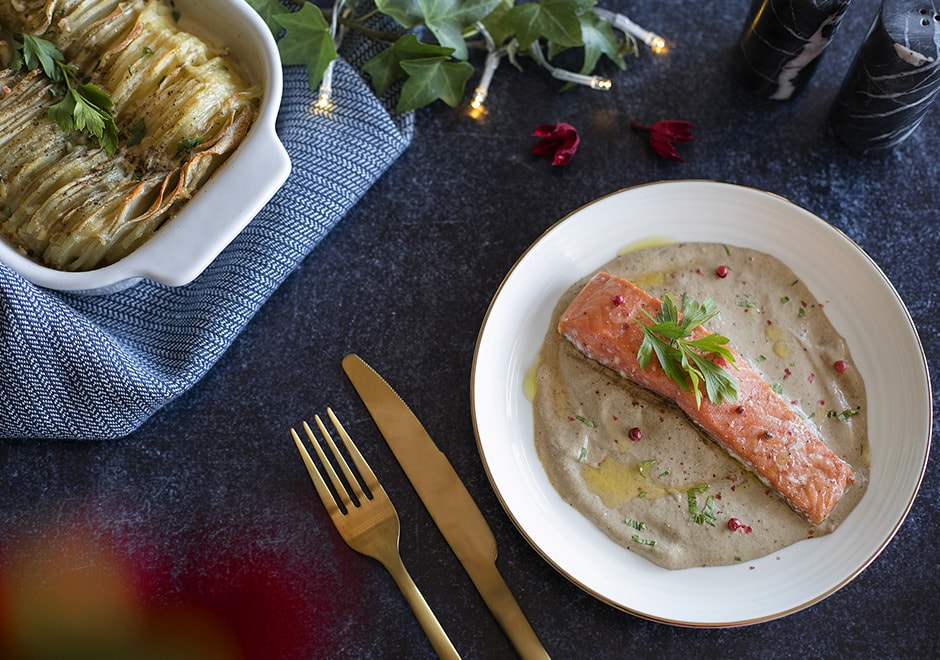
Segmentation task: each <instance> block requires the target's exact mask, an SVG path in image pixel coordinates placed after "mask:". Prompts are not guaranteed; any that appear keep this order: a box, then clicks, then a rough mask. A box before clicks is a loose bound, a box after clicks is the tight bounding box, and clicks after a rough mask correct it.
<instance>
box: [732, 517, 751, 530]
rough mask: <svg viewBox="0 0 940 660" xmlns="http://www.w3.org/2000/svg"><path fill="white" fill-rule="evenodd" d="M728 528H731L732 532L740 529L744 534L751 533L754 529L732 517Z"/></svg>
mask: <svg viewBox="0 0 940 660" xmlns="http://www.w3.org/2000/svg"><path fill="white" fill-rule="evenodd" d="M728 529H730V530H731V531H732V532H737V531H739V530H740V532H741V533H742V534H750V533H751V531H753V530H751V527H750V525H745V524H744V523H742V522H741V521H740V520H738V519H737V518H731V519H729V520H728Z"/></svg>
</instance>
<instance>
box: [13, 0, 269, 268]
mask: <svg viewBox="0 0 940 660" xmlns="http://www.w3.org/2000/svg"><path fill="white" fill-rule="evenodd" d="M179 18H180V17H179V16H178V15H177V13H176V12H175V10H174V9H173V8H172V7H171V6H170V5H168V4H166V3H165V2H163V1H162V0H127V1H125V2H118V0H0V232H2V234H3V236H4V237H5V238H6V239H7V240H8V241H10V242H12V243H13V244H14V245H15V246H16V247H17V249H19V250H20V251H21V252H23V253H24V254H26V255H28V256H30V257H32V258H33V259H35V260H37V261H39V262H41V263H43V264H44V265H47V266H50V267H52V268H56V269H59V270H69V271H77V270H90V269H94V268H97V267H100V266H104V265H107V264H110V263H113V262H115V261H117V260H119V259H121V258H122V257H124V256H125V255H127V254H128V253H130V252H132V251H133V250H134V249H136V248H137V247H138V246H140V245H141V244H142V243H144V242H145V241H146V240H147V239H148V238H149V237H150V236H152V235H153V233H154V232H155V231H157V230H158V229H159V228H160V227H161V226H162V225H163V224H164V223H165V222H166V221H167V220H168V219H169V218H171V217H172V216H173V215H174V214H175V213H176V212H177V211H178V210H179V208H180V206H181V205H182V204H184V203H185V202H186V200H188V199H189V198H190V197H192V195H193V194H194V193H195V191H196V190H197V189H198V188H199V187H200V186H201V185H202V184H203V183H204V182H205V181H206V180H207V179H208V178H209V177H210V176H211V174H212V172H213V171H215V169H216V168H217V167H218V166H219V165H220V164H221V163H222V162H223V161H224V160H225V159H226V158H227V157H228V155H229V154H230V153H232V152H233V151H234V149H235V148H236V147H237V145H238V144H239V142H240V141H241V140H242V138H243V137H244V136H245V134H246V133H247V131H248V129H249V127H250V125H251V123H252V121H253V120H254V117H255V115H256V114H257V106H258V102H259V99H260V96H261V89H260V87H259V86H253V87H252V86H249V85H247V84H246V82H245V81H244V80H243V79H242V78H241V77H240V75H239V74H238V72H237V70H236V67H235V66H234V64H233V62H232V61H231V59H230V58H229V57H228V56H227V54H226V52H225V51H224V50H223V49H221V48H217V47H215V46H212V45H210V44H208V43H206V42H205V41H203V40H202V39H200V38H199V37H197V36H195V35H193V34H191V33H189V32H187V31H185V30H183V29H181V28H180V26H179V25H178V20H179ZM22 35H32V36H35V37H39V38H41V39H44V40H46V41H48V42H51V43H52V44H54V45H55V46H56V47H57V48H58V49H59V50H60V51H61V53H62V54H63V56H64V60H65V62H67V63H68V64H69V65H72V66H74V67H76V68H77V70H78V71H80V72H81V74H82V75H83V76H84V77H85V78H87V81H88V82H91V83H92V84H94V85H96V86H97V87H99V88H100V89H101V90H102V91H103V92H104V93H105V94H107V95H109V96H110V99H111V101H112V102H113V107H112V108H111V112H112V114H113V115H114V121H115V124H116V126H117V130H118V145H117V149H116V151H115V152H114V153H113V154H111V153H109V152H108V150H106V149H104V148H102V147H101V146H99V144H98V142H97V141H95V139H94V138H92V137H90V136H88V135H86V134H85V133H81V132H77V131H71V132H69V133H66V132H64V131H63V130H62V129H61V128H60V126H59V125H58V124H57V123H56V122H55V121H54V120H53V119H51V118H50V116H49V108H50V107H52V106H53V105H54V104H55V103H56V102H58V101H59V100H61V98H62V97H63V95H64V94H66V93H67V89H66V86H65V85H64V84H63V83H61V82H54V81H53V80H51V79H50V78H49V77H48V76H46V75H44V73H43V70H42V68H37V69H34V70H27V68H28V67H22V66H21V67H16V66H14V65H13V63H14V62H15V61H16V55H17V51H16V49H17V46H18V44H20V43H22V40H23V37H22Z"/></svg>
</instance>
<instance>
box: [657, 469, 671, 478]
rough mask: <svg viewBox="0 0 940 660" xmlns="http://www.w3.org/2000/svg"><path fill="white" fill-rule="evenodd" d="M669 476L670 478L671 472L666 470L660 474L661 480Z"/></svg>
mask: <svg viewBox="0 0 940 660" xmlns="http://www.w3.org/2000/svg"><path fill="white" fill-rule="evenodd" d="M668 476H669V470H666V471H665V472H660V473H659V478H660V479H662V478H663V477H668Z"/></svg>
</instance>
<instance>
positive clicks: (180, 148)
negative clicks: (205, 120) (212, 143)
mask: <svg viewBox="0 0 940 660" xmlns="http://www.w3.org/2000/svg"><path fill="white" fill-rule="evenodd" d="M200 144H202V136H201V135H199V136H197V137H192V138H186V139H185V140H180V141H179V142H177V143H176V153H178V154H179V153H189V152H190V151H192V150H193V149H195V148H196V147H198V146H199V145H200Z"/></svg>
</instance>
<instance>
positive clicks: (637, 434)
mask: <svg viewBox="0 0 940 660" xmlns="http://www.w3.org/2000/svg"><path fill="white" fill-rule="evenodd" d="M627 437H628V438H630V439H631V440H633V441H634V442H636V441H637V440H639V439H640V438H642V437H643V430H642V429H640V427H639V426H634V427H633V428H632V429H630V430H629V431H628V432H627Z"/></svg>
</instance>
